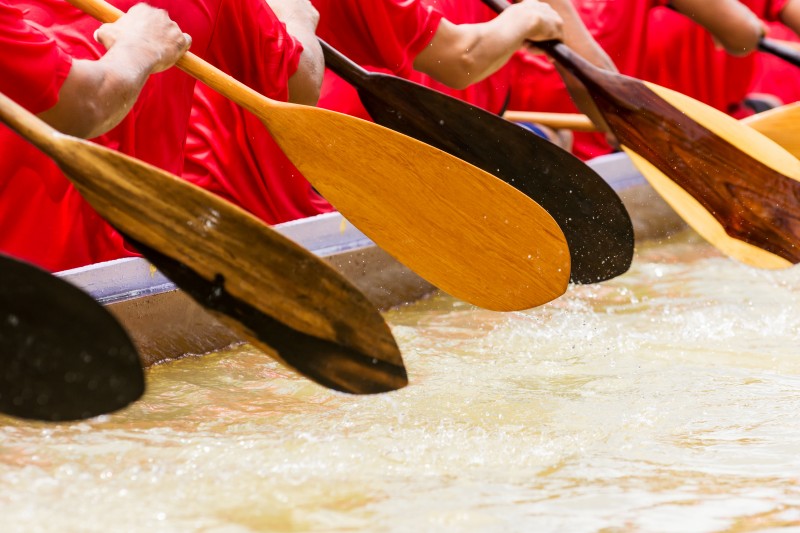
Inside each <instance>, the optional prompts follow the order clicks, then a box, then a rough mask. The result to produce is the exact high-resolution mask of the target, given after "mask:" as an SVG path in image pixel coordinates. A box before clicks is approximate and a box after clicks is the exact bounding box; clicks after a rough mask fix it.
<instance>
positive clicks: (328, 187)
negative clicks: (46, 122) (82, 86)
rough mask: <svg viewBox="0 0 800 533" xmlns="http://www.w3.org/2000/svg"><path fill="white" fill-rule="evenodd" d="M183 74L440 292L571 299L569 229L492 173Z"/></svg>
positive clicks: (400, 138) (191, 68) (492, 305)
mask: <svg viewBox="0 0 800 533" xmlns="http://www.w3.org/2000/svg"><path fill="white" fill-rule="evenodd" d="M69 2H70V3H71V4H72V5H74V6H75V7H77V8H79V9H81V10H83V11H85V12H87V13H89V14H91V15H92V16H94V17H96V18H98V19H100V20H102V21H104V22H111V21H114V20H116V19H117V18H119V16H121V11H119V10H118V9H116V8H115V7H114V6H111V5H110V4H108V3H107V2H105V1H103V0H69ZM177 66H178V67H179V68H181V69H182V70H183V71H185V72H187V73H188V74H190V75H192V76H194V77H195V78H197V79H198V80H200V81H202V82H203V83H205V84H206V85H208V86H209V87H210V88H212V89H214V90H215V91H217V92H219V93H220V94H222V95H223V96H225V97H227V98H229V99H231V100H232V101H234V102H236V103H237V104H239V105H241V106H242V107H243V108H245V109H247V110H248V111H250V112H251V113H253V114H254V115H256V116H257V117H259V118H260V119H261V120H262V122H264V124H265V125H266V127H267V128H268V129H269V132H270V133H271V134H272V136H273V137H274V138H275V140H276V141H277V143H278V144H279V145H280V147H281V149H282V150H283V151H284V153H286V155H287V156H288V157H289V159H290V160H291V161H292V163H294V165H295V166H297V168H298V169H300V171H301V172H302V173H303V175H304V176H305V178H306V179H308V181H309V182H311V184H312V185H314V187H315V188H316V189H317V190H318V191H319V192H320V193H321V194H322V195H323V196H324V197H325V198H326V199H327V200H328V201H330V202H331V204H333V205H334V207H336V209H338V210H339V211H340V212H341V213H342V215H344V216H345V217H347V218H348V219H349V220H350V221H351V222H352V223H353V225H354V226H356V227H357V228H358V229H360V230H361V231H362V232H364V234H365V235H367V236H368V237H369V238H370V239H372V240H373V241H374V242H375V243H376V244H378V246H380V247H381V248H383V249H385V250H386V251H387V252H389V253H390V254H392V255H393V256H394V257H395V258H396V259H397V260H398V261H400V262H402V263H404V264H405V265H406V266H408V267H409V268H410V269H412V270H414V271H415V272H416V273H417V274H419V275H420V276H421V277H423V278H425V279H426V280H428V281H429V282H430V283H432V284H433V285H436V286H437V287H439V288H441V289H442V290H444V291H446V292H448V293H450V294H451V295H453V296H455V297H457V298H460V299H462V300H464V301H467V302H469V303H472V304H474V305H477V306H479V307H484V308H486V309H491V310H495V311H516V310H522V309H529V308H531V307H536V306H538V305H541V304H544V303H546V302H549V301H551V300H553V299H554V298H557V297H558V296H560V295H562V294H563V293H564V292H565V291H566V288H567V283H568V282H569V277H570V253H569V249H568V248H567V242H566V239H565V237H564V234H563V233H562V231H561V228H560V227H559V226H558V224H557V223H556V222H555V220H553V218H552V217H551V216H550V215H549V214H548V213H547V212H546V211H545V210H544V209H543V208H542V207H541V206H540V205H539V204H537V203H536V202H534V201H533V200H531V199H530V198H528V197H527V196H525V195H524V194H523V193H521V192H519V191H518V190H516V189H514V188H513V187H511V186H510V185H508V184H506V183H504V182H503V181H501V180H499V179H497V178H495V177H494V176H492V175H491V174H487V173H486V172H484V171H482V170H480V169H478V168H476V167H474V166H472V165H469V164H468V163H465V162H464V161H461V160H460V159H457V158H455V157H453V156H451V155H449V154H446V153H445V152H442V151H441V150H438V149H436V148H433V147H431V146H428V145H426V144H423V143H421V142H419V141H417V140H415V139H412V138H410V137H406V136H405V135H402V134H400V133H397V132H394V131H392V130H389V129H387V128H384V127H382V126H378V125H377V124H373V123H371V122H367V121H364V120H360V119H358V118H355V117H351V116H348V115H343V114H340V113H334V112H332V111H327V110H324V109H318V108H314V107H307V106H301V105H294V104H288V103H284V102H276V101H274V100H270V99H269V98H267V97H265V96H263V95H261V94H259V93H257V92H256V91H254V90H252V89H251V88H249V87H247V86H246V85H244V84H242V83H241V82H239V81H238V80H236V79H234V78H232V77H231V76H228V75H227V74H225V73H224V72H222V71H220V70H219V69H217V68H215V67H213V66H211V65H210V64H208V63H206V62H205V61H203V60H202V59H200V58H199V57H197V56H195V55H194V54H192V53H186V55H184V56H183V57H182V58H181V59H180V61H178V63H177Z"/></svg>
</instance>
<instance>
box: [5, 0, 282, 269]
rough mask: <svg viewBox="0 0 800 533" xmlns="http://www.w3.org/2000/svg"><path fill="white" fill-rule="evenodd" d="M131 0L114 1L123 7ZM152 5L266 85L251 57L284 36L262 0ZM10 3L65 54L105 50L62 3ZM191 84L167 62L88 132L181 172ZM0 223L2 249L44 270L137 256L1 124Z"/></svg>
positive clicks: (226, 63)
mask: <svg viewBox="0 0 800 533" xmlns="http://www.w3.org/2000/svg"><path fill="white" fill-rule="evenodd" d="M137 1H138V0H121V1H117V2H114V3H115V4H116V5H117V6H118V7H119V8H121V9H123V10H127V9H128V8H129V7H130V6H132V5H133V4H135V3H136V2H137ZM150 3H151V4H152V5H154V6H156V7H162V8H166V9H168V10H170V11H171V13H170V15H171V17H172V18H173V19H174V20H176V21H177V22H178V24H179V25H180V26H181V29H183V30H184V31H186V32H187V33H189V34H191V35H192V37H193V44H192V51H194V52H195V53H197V54H199V55H200V56H202V57H204V58H206V59H208V60H209V61H211V62H212V63H216V64H218V65H220V66H221V67H222V68H223V70H227V71H228V72H229V73H231V74H233V75H234V76H235V77H237V78H239V79H241V80H242V81H244V82H245V83H247V84H249V85H251V86H253V87H255V88H258V89H260V90H264V91H270V90H271V89H272V87H273V86H274V84H275V83H276V81H275V80H273V74H274V72H273V71H272V70H270V69H269V68H252V65H253V64H256V62H255V58H261V57H262V54H263V57H269V56H270V55H271V53H272V51H277V52H276V53H280V52H282V49H283V48H282V47H283V45H284V44H285V42H286V40H285V34H284V33H282V31H283V27H282V26H281V25H279V24H278V23H277V21H276V19H275V17H274V14H273V13H272V11H271V10H269V8H268V7H267V6H266V3H265V2H263V1H262V0H182V1H181V2H180V3H177V2H172V1H170V0H152V1H150ZM17 5H18V6H20V7H21V9H22V10H23V12H24V14H25V17H26V19H28V20H29V21H32V23H33V24H34V25H38V27H39V28H40V30H41V31H42V32H44V33H47V34H48V35H52V36H53V37H55V39H56V41H57V42H58V44H59V46H60V47H61V48H62V49H64V50H65V51H67V52H68V53H69V54H70V55H72V56H73V57H75V58H81V59H96V58H99V57H100V56H101V55H102V54H103V53H104V49H103V47H102V46H101V45H100V44H98V43H96V42H95V40H94V39H93V38H92V33H93V32H94V30H95V29H96V28H97V27H98V26H99V23H98V22H96V21H95V20H93V19H92V18H91V17H89V16H87V15H84V14H82V13H81V12H79V11H78V10H76V9H75V8H73V7H72V6H70V5H69V4H67V3H66V2H63V1H62V0H26V1H25V2H18V4H17ZM252 50H258V51H259V53H258V54H256V53H255V52H251V51H252ZM265 65H268V63H265ZM278 83H280V82H278ZM194 84H195V82H194V80H193V79H192V78H190V77H189V76H187V75H186V74H183V73H182V72H180V71H178V70H177V69H174V68H173V69H169V70H168V71H166V72H163V73H160V74H156V75H154V76H152V77H151V78H150V80H149V81H148V82H147V84H146V85H145V87H144V89H143V91H142V94H141V97H140V98H139V101H138V102H137V103H136V104H135V105H134V107H133V109H132V110H131V112H130V113H129V114H128V116H127V117H126V118H125V119H124V120H123V121H122V122H121V123H120V124H119V125H118V126H117V127H116V128H114V129H113V130H112V131H110V132H108V133H107V134H105V135H103V136H101V137H99V138H98V139H95V140H96V141H97V142H99V143H100V144H103V145H106V146H109V147H111V148H114V149H118V150H120V151H122V152H125V153H127V154H129V155H132V156H135V157H137V158H140V159H143V160H145V161H147V162H149V163H152V164H154V165H156V166H158V167H161V168H163V169H165V170H168V171H170V172H173V173H180V172H181V170H182V168H183V149H184V142H185V139H186V130H187V124H188V119H189V112H190V109H191V96H192V92H193V89H194ZM0 227H2V228H3V231H2V232H0V250H3V251H5V252H8V253H10V254H12V255H16V256H18V257H21V258H23V259H27V260H29V261H32V262H34V263H37V264H39V265H41V266H43V267H45V268H48V269H50V270H63V269H68V268H74V267H78V266H82V265H86V264H89V263H94V262H98V261H106V260H110V259H116V258H119V257H124V256H130V255H136V254H135V252H134V251H133V250H130V249H129V248H127V247H126V245H125V243H124V241H123V240H122V238H121V236H120V235H119V234H118V233H117V232H116V231H114V230H113V228H111V227H110V226H109V225H108V224H106V223H105V221H103V220H102V219H101V218H100V217H99V215H97V213H95V212H94V210H93V209H91V207H90V206H89V205H88V204H87V203H86V202H85V201H83V199H82V198H81V197H80V195H79V194H78V193H77V192H76V191H75V189H74V188H73V187H72V185H71V184H70V183H69V181H68V180H67V179H66V178H65V177H64V176H63V175H62V174H61V172H60V171H59V170H58V168H57V167H56V166H55V164H53V163H52V161H51V160H50V159H48V158H47V157H46V156H44V155H42V154H41V153H39V152H38V151H37V150H36V149H35V148H33V147H32V146H31V145H30V144H28V143H26V142H25V141H22V140H21V139H20V138H19V137H17V136H16V135H15V134H13V133H11V132H10V130H8V129H6V128H2V129H0Z"/></svg>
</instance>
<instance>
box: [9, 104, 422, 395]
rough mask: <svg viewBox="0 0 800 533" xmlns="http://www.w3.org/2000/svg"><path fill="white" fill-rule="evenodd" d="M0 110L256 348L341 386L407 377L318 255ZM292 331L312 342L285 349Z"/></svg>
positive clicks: (394, 384)
mask: <svg viewBox="0 0 800 533" xmlns="http://www.w3.org/2000/svg"><path fill="white" fill-rule="evenodd" d="M0 116H2V120H3V121H4V122H6V123H7V124H8V125H9V126H11V127H12V128H13V129H14V130H16V131H17V132H18V133H20V134H21V135H22V136H23V137H25V138H27V139H29V140H30V141H31V142H33V143H34V144H35V145H36V146H38V147H39V148H40V149H41V150H42V151H44V152H45V153H46V154H47V155H49V156H50V157H52V158H53V159H54V160H55V161H56V162H57V163H58V164H59V166H60V167H61V168H62V169H63V170H64V172H65V174H66V175H67V176H68V177H69V179H70V180H71V181H72V182H73V184H74V185H75V187H76V188H77V189H78V190H79V191H80V193H81V194H82V195H83V196H84V198H85V199H86V200H87V201H88V202H89V203H90V204H91V205H92V207H94V209H95V210H97V212H98V213H99V214H100V215H101V216H103V217H104V218H105V219H106V220H107V221H108V222H110V223H111V224H112V225H114V226H115V227H116V228H117V229H119V230H120V231H121V232H123V233H124V234H125V235H127V236H129V237H130V238H132V239H133V240H134V241H135V242H136V243H138V244H140V245H141V247H142V250H143V251H144V252H145V254H146V257H148V259H151V260H153V261H154V263H155V264H156V265H157V266H159V267H160V268H164V270H165V272H166V273H167V275H174V276H175V278H176V279H175V281H176V283H178V284H179V286H180V287H181V288H183V289H185V290H186V291H187V292H188V293H189V294H191V295H192V296H193V297H195V298H196V299H198V302H199V303H200V304H202V305H204V306H205V307H207V308H209V309H211V310H212V311H215V312H217V313H218V314H221V315H224V317H223V318H224V320H225V321H226V323H227V324H228V325H230V326H232V327H233V328H235V330H236V331H237V332H239V333H240V334H241V335H243V336H244V337H245V338H247V339H248V340H250V341H252V342H254V343H255V344H256V346H258V347H260V348H262V349H264V350H265V351H267V352H268V353H271V354H272V355H274V356H276V357H277V358H278V359H279V360H282V361H283V362H284V363H286V364H287V365H288V366H290V367H292V368H294V369H295V370H298V371H299V372H300V373H302V374H304V375H306V376H308V377H310V378H311V379H313V380H315V381H317V382H318V383H321V384H323V385H326V386H329V387H332V388H336V389H337V390H343V391H346V392H352V393H373V392H382V391H387V390H394V389H397V388H400V387H402V386H404V385H405V384H406V383H407V379H406V374H405V368H404V366H403V362H402V358H401V356H400V352H399V350H398V348H397V345H396V343H395V341H394V338H393V336H392V334H391V332H390V330H389V327H388V326H387V324H386V323H385V321H384V320H383V318H382V316H381V315H380V313H379V312H378V311H377V310H376V309H375V308H374V307H373V306H372V305H371V304H370V303H369V302H368V301H367V299H366V298H365V297H364V296H363V294H361V293H360V292H359V291H358V290H357V289H355V287H353V286H352V285H351V284H350V283H349V282H348V281H347V280H346V279H344V278H343V277H342V276H341V275H339V274H338V273H337V272H336V271H335V270H333V269H332V268H331V267H329V266H328V265H327V264H325V263H324V262H323V261H322V260H320V259H319V258H317V257H316V256H314V255H313V254H311V253H310V252H308V251H306V250H305V249H303V248H301V247H300V246H298V245H296V244H294V243H293V242H291V241H289V240H288V239H286V238H285V237H283V236H281V235H280V234H278V233H277V232H275V231H273V230H272V229H271V228H269V227H268V226H266V225H265V224H263V223H262V222H261V221H259V220H258V219H256V218H255V217H253V216H252V215H250V214H248V213H246V212H245V211H243V210H241V209H239V208H238V207H236V206H234V205H233V204H230V203H228V202H226V201H224V200H222V199H220V198H218V197H216V196H214V195H212V194H211V193H208V192H206V191H204V190H202V189H200V188H198V187H195V186H193V185H191V184H189V183H188V182H185V181H183V180H181V179H180V178H178V177H176V176H173V175H171V174H169V173H167V172H164V171H162V170H160V169H157V168H155V167H152V166H150V165H147V164H145V163H143V162H141V161H137V160H135V159H133V158H130V157H127V156H125V155H123V154H120V153H118V152H114V151H112V150H109V149H107V148H104V147H102V146H98V145H96V144H93V143H91V142H88V141H83V140H81V139H76V138H73V137H69V136H66V135H62V134H60V133H58V132H56V131H55V130H53V129H52V128H50V127H49V126H47V125H46V124H44V123H43V122H42V121H40V120H38V119H37V118H36V117H34V116H33V115H31V114H30V113H28V112H27V111H25V110H24V109H22V108H21V107H19V106H18V105H16V104H15V103H14V102H12V101H11V100H9V99H8V98H7V97H5V96H2V95H0ZM287 335H289V336H293V338H295V339H300V340H303V341H304V342H303V344H295V343H289V344H287V343H286V342H285V338H286V336H287ZM303 336H305V337H309V338H310V339H307V340H308V342H305V341H306V339H304V337H303ZM315 340H316V342H317V344H316V345H315V344H313V342H312V341H315ZM275 348H279V350H278V352H276V351H275ZM355 367H358V368H360V370H361V372H354V370H353V368H355Z"/></svg>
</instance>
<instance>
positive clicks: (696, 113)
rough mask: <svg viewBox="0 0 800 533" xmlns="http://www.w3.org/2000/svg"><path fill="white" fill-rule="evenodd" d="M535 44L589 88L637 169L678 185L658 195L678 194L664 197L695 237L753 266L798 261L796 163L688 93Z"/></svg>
mask: <svg viewBox="0 0 800 533" xmlns="http://www.w3.org/2000/svg"><path fill="white" fill-rule="evenodd" d="M539 46H542V47H544V48H545V50H546V51H547V52H548V53H549V54H551V55H552V56H553V57H554V58H555V59H556V60H557V61H559V62H560V63H562V64H563V65H564V66H565V67H566V68H568V69H569V70H570V71H571V72H573V74H575V75H576V76H577V77H578V78H579V79H580V80H581V81H582V82H583V83H584V85H586V87H587V88H588V89H589V92H590V94H591V95H592V98H593V99H594V102H595V104H596V105H597V107H598V108H599V110H600V112H601V113H602V114H603V116H604V118H605V119H606V121H607V123H608V124H609V126H610V127H611V129H612V131H613V133H614V134H615V135H616V136H617V138H618V139H619V140H620V142H621V143H622V144H623V145H625V147H626V148H627V149H628V150H629V151H630V152H632V153H636V154H638V155H639V156H640V157H641V159H643V160H646V161H648V162H649V165H645V166H643V167H641V168H640V170H642V173H643V174H644V175H645V177H647V178H648V179H650V178H651V177H652V178H653V180H654V181H653V182H654V183H655V182H656V181H657V180H659V176H658V174H656V173H653V172H650V170H649V168H650V167H652V168H655V169H657V170H658V172H659V173H660V174H663V175H664V176H666V177H668V178H669V179H670V180H672V181H674V182H675V183H676V184H677V186H678V188H677V189H676V188H665V187H661V191H662V193H664V192H666V194H667V195H668V196H669V195H670V193H669V192H668V191H669V190H672V191H675V192H677V193H678V194H675V195H672V196H671V197H665V198H666V199H667V201H668V202H669V203H670V204H671V205H672V206H673V207H675V208H676V211H677V212H678V213H679V214H683V216H684V219H685V220H686V222H687V223H688V224H689V225H691V226H692V227H693V228H694V229H695V230H697V231H698V233H700V234H701V235H703V236H704V237H705V238H707V239H708V240H709V242H711V243H712V244H713V245H715V246H717V247H718V248H719V249H720V250H722V251H723V252H725V253H727V254H729V255H730V256H731V257H734V258H736V259H738V260H740V261H742V262H744V263H746V264H749V265H752V266H757V267H761V268H780V267H785V266H788V265H790V264H795V263H797V262H799V261H800V182H799V181H798V178H800V161H798V160H797V159H796V158H795V157H793V156H792V155H791V154H789V153H788V152H786V151H785V150H783V149H782V148H781V147H780V146H778V145H777V144H775V143H774V142H772V141H770V140H769V139H767V138H766V137H764V136H763V135H761V134H759V133H758V132H756V131H754V130H753V129H751V128H749V127H747V126H745V125H743V124H741V123H739V122H738V121H736V120H734V119H733V118H731V117H729V116H727V115H725V114H724V113H721V112H719V111H717V110H715V109H713V108H711V107H709V106H706V105H704V104H702V103H700V102H698V101H696V100H693V99H691V98H689V97H687V96H685V95H682V94H680V93H676V92H675V91H671V90H669V89H665V88H663V87H658V86H656V85H654V84H650V83H647V84H645V83H644V82H641V81H639V80H637V79H635V78H630V77H627V76H622V75H619V74H616V73H611V72H607V71H604V70H600V69H598V68H596V67H594V66H593V65H591V64H589V63H588V62H587V61H586V60H584V59H583V58H581V57H580V56H578V55H577V54H575V53H574V52H572V51H571V50H570V49H569V48H567V47H566V46H564V45H563V44H561V43H553V42H545V43H539ZM634 160H636V158H634ZM648 174H649V175H648ZM657 188H658V187H657ZM680 190H683V191H685V192H686V193H688V195H689V196H691V197H692V198H693V201H694V202H696V203H697V204H699V205H700V206H702V209H703V210H705V211H706V216H693V215H692V213H697V209H696V207H697V206H687V207H686V208H683V207H681V206H680V204H681V203H682V202H683V200H684V198H685V196H682V195H680V194H679V192H680ZM728 239H730V240H732V241H733V240H735V241H741V242H743V243H746V244H748V245H751V246H740V245H738V244H737V243H734V242H727V241H728Z"/></svg>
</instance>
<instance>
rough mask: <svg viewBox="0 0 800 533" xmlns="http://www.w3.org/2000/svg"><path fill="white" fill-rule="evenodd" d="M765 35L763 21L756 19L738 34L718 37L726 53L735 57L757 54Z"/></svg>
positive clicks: (733, 33)
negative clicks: (759, 44)
mask: <svg viewBox="0 0 800 533" xmlns="http://www.w3.org/2000/svg"><path fill="white" fill-rule="evenodd" d="M763 35H764V27H763V26H762V24H761V21H760V20H759V19H757V18H755V17H753V20H752V21H751V22H750V23H748V24H747V25H746V26H745V27H743V28H742V29H741V30H740V31H738V32H730V33H728V34H726V35H724V36H722V35H720V36H718V37H717V39H718V40H719V42H720V44H722V46H723V47H724V48H725V51H726V52H728V53H729V54H731V55H735V56H746V55H748V54H751V53H752V52H755V51H756V50H757V48H758V42H759V41H760V40H761V37H762V36H763Z"/></svg>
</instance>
